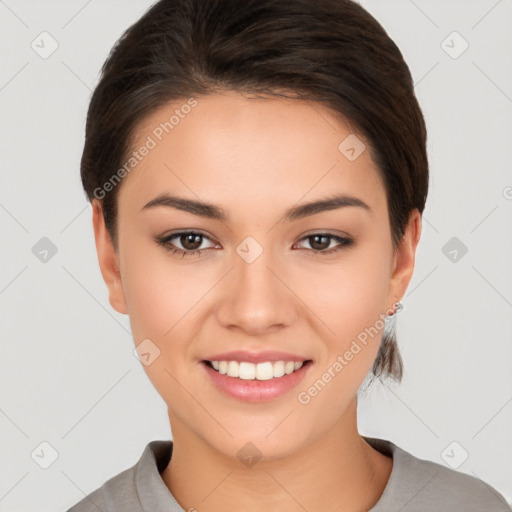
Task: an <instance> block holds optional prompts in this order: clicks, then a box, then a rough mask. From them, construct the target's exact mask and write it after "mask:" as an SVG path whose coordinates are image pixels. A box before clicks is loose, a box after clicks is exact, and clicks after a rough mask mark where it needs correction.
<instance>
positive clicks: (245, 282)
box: [216, 250, 299, 336]
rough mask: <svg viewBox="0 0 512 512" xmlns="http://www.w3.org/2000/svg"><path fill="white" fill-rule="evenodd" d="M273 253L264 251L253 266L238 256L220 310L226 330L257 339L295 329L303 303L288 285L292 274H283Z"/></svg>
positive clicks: (226, 284)
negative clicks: (236, 331)
mask: <svg viewBox="0 0 512 512" xmlns="http://www.w3.org/2000/svg"><path fill="white" fill-rule="evenodd" d="M271 252H272V251H270V250H263V252H262V253H261V254H260V255H259V256H258V257H257V258H256V259H255V260H254V261H252V262H251V260H250V258H249V259H247V258H245V256H244V257H242V256H240V255H239V254H238V253H237V254H235V255H234V257H233V261H234V263H233V266H234V268H233V269H232V270H231V272H230V273H229V275H228V276H226V277H227V279H226V280H225V281H226V282H225V283H224V287H223V290H222V297H221V298H220V301H219V304H218V307H217V309H216V312H217V318H218V321H219V322H220V323H221V324H222V325H223V326H224V327H225V328H227V329H231V330H239V331H243V332H244V333H245V334H247V335H251V336H256V335H264V334H266V333H272V332H275V331H276V330H279V329H283V328H284V327H287V326H290V325H292V323H293V321H294V319H295V318H296V316H297V312H298V307H299V304H298V303H299V301H298V299H297V297H296V296H295V295H294V293H293V291H292V287H291V286H290V284H289V283H288V282H287V281H289V279H287V275H289V272H285V271H283V267H284V265H283V264H281V265H278V264H277V263H276V259H274V258H272V254H271Z"/></svg>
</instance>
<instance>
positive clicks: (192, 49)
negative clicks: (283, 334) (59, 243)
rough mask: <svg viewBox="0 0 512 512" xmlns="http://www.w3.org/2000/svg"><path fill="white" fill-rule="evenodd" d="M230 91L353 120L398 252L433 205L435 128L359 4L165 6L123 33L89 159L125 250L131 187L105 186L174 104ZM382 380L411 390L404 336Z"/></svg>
mask: <svg viewBox="0 0 512 512" xmlns="http://www.w3.org/2000/svg"><path fill="white" fill-rule="evenodd" d="M222 90H234V91H238V92H240V93H243V94H247V95H249V94H250V95H257V96H260V95H261V96H262V97H271V96H274V97H288V98H294V99H299V100H300V99H305V100H314V101H318V102H319V103H321V104H322V105H324V106H325V107H328V108H329V109H331V111H332V112H333V113H334V114H336V115H339V117H340V119H343V120H344V121H345V122H346V123H348V125H349V126H350V127H351V129H352V130H353V132H354V133H357V134H358V135H360V136H361V137H363V138H364V139H365V144H366V142H367V144H366V146H367V149H368V150H369V151H370V152H371V153H370V154H371V155H372V158H373V160H374V162H375V163H376V164H377V166H378V169H379V171H380V173H381V175H382V178H383V180H384V183H385V187H386V197H387V203H388V211H389V222H390V227H391V237H392V242H393V248H394V249H395V250H396V248H397V245H398V243H399V242H400V240H401V238H402V236H403V234H404V230H405V226H406V225H407V222H408V219H409V215H410V213H411V211H412V210H413V209H414V208H417V209H418V210H419V212H420V213H423V210H424V207H425V203H426V199H427V192H428V181H429V170H428V159H427V150H426V137H427V134H426V127H425V121H424V118H423V115H422V111H421V109H420V106H419V104H418V101H417V99H416V96H415V94H414V86H413V81H412V77H411V74H410V71H409V68H408V66H407V64H406V63H405V61H404V59H403V57H402V54H401V52H400V50H399V49H398V47H397V46H396V44H395V43H394V42H393V41H392V40H391V39H390V37H389V36H388V35H387V33H386V31H385V30H384V29H383V28H382V26H381V25H380V24H379V23H378V22H377V20H376V19H375V18H373V16H371V15H370V14H369V13H368V12H367V11H366V10H365V9H363V7H361V6H360V5H359V4H357V3H356V2H354V1H352V0H315V1H314V2H312V1H310V0H280V1H275V0H160V1H158V2H156V3H155V4H154V5H153V6H152V7H151V8H149V9H148V11H146V13H145V14H144V15H143V16H142V18H140V19H139V20H138V21H137V22H136V23H135V24H133V25H132V26H131V27H130V28H128V29H127V30H126V31H125V32H124V33H123V35H122V36H121V37H120V38H119V40H118V41H117V43H116V44H115V46H114V47H113V49H112V50H111V52H110V55H109V57H108V59H107V60H106V62H105V63H104V65H103V68H102V73H101V78H100V81H99V83H98V85H97V87H96V89H95V90H94V93H93V95H92V98H91V102H90V105H89V111H88V115H87V123H86V134H85V146H84V150H83V155H82V160H81V178H82V183H83V187H84V189H85V192H86V194H87V198H88V199H89V200H90V201H92V200H93V199H94V198H97V199H99V200H100V201H101V205H102V211H103V216H104V219H105V224H106V226H107V229H108V232H109V234H110V236H111V238H112V241H113V243H114V246H115V247H117V229H116V220H117V219H116V217H117V204H116V197H117V194H118V193H119V189H120V187H121V186H122V183H119V185H117V186H110V187H105V186H104V185H105V184H106V183H109V180H111V178H112V177H113V176H114V175H115V174H116V172H117V171H118V170H119V169H120V168H121V167H122V166H123V163H124V162H126V159H127V157H128V155H129V154H130V151H131V150H132V144H133V140H134V135H135V132H136V129H137V127H138V126H139V124H140V123H141V122H142V121H143V120H144V119H145V118H146V117H147V116H149V115H150V114H152V113H153V112H154V111H155V110H157V109H158V108H159V107H162V106H163V105H165V104H166V103H168V102H170V101H173V100H183V101H184V102H186V101H187V99H190V98H195V99H196V100H198V101H200V97H201V96H204V95H208V94H212V93H215V92H218V91H222ZM340 142H341V141H340ZM119 175H120V174H118V176H119ZM110 182H111V181H110ZM107 190H108V192H107ZM99 192H101V194H100V193H99ZM371 373H372V374H373V376H376V377H380V376H382V377H389V378H393V379H395V380H397V381H401V379H402V374H403V364H402V359H401V357H400V352H399V349H398V346H397V341H396V336H395V334H394V330H393V331H385V332H384V334H383V338H382V342H381V346H380V349H379V353H378V355H377V357H376V359H375V362H374V364H373V367H372V369H371Z"/></svg>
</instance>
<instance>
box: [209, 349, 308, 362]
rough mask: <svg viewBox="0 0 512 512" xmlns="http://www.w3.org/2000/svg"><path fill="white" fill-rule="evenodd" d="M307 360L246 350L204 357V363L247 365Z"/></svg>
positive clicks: (279, 353)
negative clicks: (227, 362) (238, 363)
mask: <svg viewBox="0 0 512 512" xmlns="http://www.w3.org/2000/svg"><path fill="white" fill-rule="evenodd" d="M308 360H309V358H307V357H303V356H300V355H297V354H290V353H289V352H281V351H278V350H264V351H261V352H248V351H246V350H233V351H231V352H222V353H221V354H214V355H212V356H209V357H206V358H205V361H238V362H242V361H246V362H248V363H254V364H257V363H264V362H266V361H271V362H275V361H308Z"/></svg>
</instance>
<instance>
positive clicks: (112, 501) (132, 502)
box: [67, 466, 140, 512]
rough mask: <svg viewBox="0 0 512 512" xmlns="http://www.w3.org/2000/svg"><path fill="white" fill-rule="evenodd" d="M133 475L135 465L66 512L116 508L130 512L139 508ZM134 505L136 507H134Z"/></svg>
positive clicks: (104, 510)
mask: <svg viewBox="0 0 512 512" xmlns="http://www.w3.org/2000/svg"><path fill="white" fill-rule="evenodd" d="M134 477H135V466H133V467H131V468H129V469H126V470H125V471H122V472H121V473H119V474H117V475H115V476H113V477H112V478H110V479H109V480H107V481H106V482H105V483H104V484H103V485H102V486H101V487H99V488H98V489H96V490H95V491H93V492H91V493H89V494H88V495H87V496H85V497H84V498H83V499H82V500H80V501H79V502H78V503H76V504H75V505H73V506H72V507H71V508H70V509H69V510H68V511H67V512H98V511H101V512H107V511H108V512H110V511H111V510H118V509H119V510H125V511H126V512H128V511H130V512H131V511H132V510H133V511H135V510H137V511H138V510H140V508H138V505H139V500H138V498H137V492H136V488H135V485H134V479H135V478H134ZM121 502H122V503H121ZM134 506H135V507H137V508H134Z"/></svg>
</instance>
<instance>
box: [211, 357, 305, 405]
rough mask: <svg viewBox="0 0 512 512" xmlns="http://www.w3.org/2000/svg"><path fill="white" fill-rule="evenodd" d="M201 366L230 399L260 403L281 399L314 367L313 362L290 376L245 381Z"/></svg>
mask: <svg viewBox="0 0 512 512" xmlns="http://www.w3.org/2000/svg"><path fill="white" fill-rule="evenodd" d="M201 366H203V368H205V370H206V373H207V374H208V376H209V377H210V378H211V379H212V381H213V383H214V384H215V385H216V386H217V388H218V389H219V390H220V391H222V392H223V393H225V394H226V395H228V396H229V397H231V398H236V399H238V400H243V401H245V402H256V403H258V402H267V401H270V400H274V399H276V398H279V397H280V396H282V395H284V394H285V393H287V392H288V391H290V390H291V389H293V388H294V387H295V386H297V385H298V384H299V383H300V382H301V381H302V379H303V378H304V376H305V375H306V373H307V372H308V370H309V368H310V366H312V361H308V362H307V363H304V364H303V365H302V366H301V367H300V368H299V369H298V370H295V371H293V372H292V373H290V374H288V375H286V374H285V375H283V376H282V377H278V378H273V379H269V380H257V379H253V380H244V379H239V378H238V377H229V376H228V375H223V374H221V373H219V372H218V371H216V370H214V369H213V368H210V366H208V365H207V364H206V363H204V362H201Z"/></svg>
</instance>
